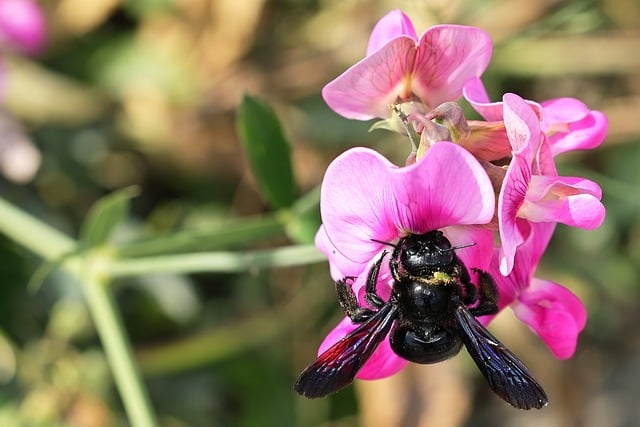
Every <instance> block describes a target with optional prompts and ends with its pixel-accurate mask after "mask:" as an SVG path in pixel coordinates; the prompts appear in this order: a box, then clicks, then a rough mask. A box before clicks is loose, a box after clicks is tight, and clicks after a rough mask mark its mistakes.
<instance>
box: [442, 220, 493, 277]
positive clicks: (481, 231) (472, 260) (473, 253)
mask: <svg viewBox="0 0 640 427" xmlns="http://www.w3.org/2000/svg"><path fill="white" fill-rule="evenodd" d="M442 232H443V233H444V235H445V236H446V237H447V239H449V241H450V242H451V245H452V246H464V245H469V244H473V245H472V246H468V247H464V248H460V249H457V250H456V255H457V256H458V257H459V258H460V260H461V261H462V263H463V264H464V265H465V266H466V267H467V269H469V270H470V269H472V268H477V269H480V270H482V271H488V270H489V266H490V265H491V254H492V253H493V240H494V239H493V231H491V230H489V229H487V228H485V227H478V226H474V225H456V226H452V227H445V228H443V229H442Z"/></svg>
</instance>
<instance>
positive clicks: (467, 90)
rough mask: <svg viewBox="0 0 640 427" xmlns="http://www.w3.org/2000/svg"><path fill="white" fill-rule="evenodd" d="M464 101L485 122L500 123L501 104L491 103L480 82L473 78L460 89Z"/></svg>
mask: <svg viewBox="0 0 640 427" xmlns="http://www.w3.org/2000/svg"><path fill="white" fill-rule="evenodd" d="M462 94H463V95H464V97H465V99H466V100H467V101H468V102H469V104H471V106H472V107H473V109H474V110H476V111H477V112H478V113H479V114H480V115H481V116H482V117H483V118H484V119H485V120H486V121H488V122H498V121H502V102H491V101H490V98H489V95H487V91H486V89H485V88H484V84H482V80H480V78H478V77H473V78H471V79H469V81H467V83H466V84H465V85H464V88H463V89H462Z"/></svg>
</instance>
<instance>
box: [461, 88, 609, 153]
mask: <svg viewBox="0 0 640 427" xmlns="http://www.w3.org/2000/svg"><path fill="white" fill-rule="evenodd" d="M463 96H464V98H465V99H466V100H467V101H468V102H469V103H470V104H471V106H472V107H473V108H474V109H475V110H476V111H477V112H478V113H480V115H481V116H482V117H483V118H484V119H485V120H487V121H488V122H499V121H501V120H502V119H503V117H502V110H503V107H502V102H491V101H490V100H489V96H488V95H487V92H486V90H485V88H484V85H483V84H482V81H481V80H480V79H479V78H475V77H474V78H472V79H470V80H469V81H468V82H467V83H466V84H465V86H464V88H463ZM526 102H527V103H528V104H529V105H531V107H532V108H534V110H535V112H536V114H537V115H538V116H539V117H540V120H541V125H540V126H541V130H542V132H544V133H545V135H547V136H548V140H549V145H550V147H551V153H552V154H553V156H554V157H555V156H557V155H558V154H561V153H565V152H567V151H575V150H590V149H593V148H596V147H598V146H599V145H600V144H602V142H603V141H604V138H605V136H606V134H607V128H608V121H607V118H606V116H605V115H604V114H603V113H602V112H600V111H596V110H591V109H589V107H587V106H586V105H585V104H584V103H583V102H582V101H580V100H578V99H575V98H554V99H549V100H546V101H542V102H541V103H539V104H538V103H536V102H533V101H528V100H527V101H526Z"/></svg>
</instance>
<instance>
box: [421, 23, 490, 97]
mask: <svg viewBox="0 0 640 427" xmlns="http://www.w3.org/2000/svg"><path fill="white" fill-rule="evenodd" d="M492 50H493V45H492V43H491V38H490V37H489V35H488V34H487V33H486V32H484V31H482V30H480V29H479V28H474V27H467V26H463V25H436V26H434V27H431V28H428V29H427V30H426V31H425V32H424V33H423V34H422V36H420V40H418V51H417V53H416V58H415V65H414V67H413V82H412V84H411V91H412V92H413V93H414V94H415V95H416V96H417V97H418V98H420V100H421V101H422V102H423V103H425V104H426V105H427V106H428V107H431V108H435V107H436V106H438V105H439V104H441V103H443V102H446V101H455V100H457V99H458V98H460V96H462V88H463V87H464V85H465V83H466V82H467V81H468V80H469V79H471V78H473V77H479V76H480V75H481V74H482V73H483V72H484V70H486V68H487V65H488V64H489V60H490V59H491V53H492Z"/></svg>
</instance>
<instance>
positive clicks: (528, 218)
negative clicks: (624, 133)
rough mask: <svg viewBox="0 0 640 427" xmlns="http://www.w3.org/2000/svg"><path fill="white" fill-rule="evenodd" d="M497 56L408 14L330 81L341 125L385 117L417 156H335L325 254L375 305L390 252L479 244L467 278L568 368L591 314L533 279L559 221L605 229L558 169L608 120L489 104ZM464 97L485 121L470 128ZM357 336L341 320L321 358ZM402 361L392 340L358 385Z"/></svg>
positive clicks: (547, 105)
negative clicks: (431, 244) (371, 288)
mask: <svg viewBox="0 0 640 427" xmlns="http://www.w3.org/2000/svg"><path fill="white" fill-rule="evenodd" d="M491 52H492V43H491V39H490V38H489V36H488V35H487V34H486V33H485V32H483V31H482V30H480V29H477V28H473V27H466V26H459V25H438V26H435V27H431V28H429V29H427V30H426V31H425V32H424V33H423V34H422V35H421V36H420V37H417V35H416V32H415V30H414V27H413V25H412V23H411V21H410V20H409V18H408V17H407V16H406V15H404V13H402V12H401V11H398V10H396V11H392V12H390V13H389V14H387V15H386V16H385V17H383V18H382V19H381V20H380V21H379V23H378V24H377V25H376V26H375V28H374V30H373V32H372V34H371V38H370V40H369V46H368V49H367V55H366V57H365V58H364V59H362V60H361V61H359V62H358V63H356V64H355V65H353V66H352V67H351V68H349V69H348V70H347V71H345V72H344V73H343V74H342V75H340V76H339V77H337V78H336V79H335V80H333V81H332V82H330V83H329V84H327V85H326V86H325V88H324V89H323V97H324V99H325V101H326V102H327V104H328V105H329V106H330V107H331V108H332V109H333V110H334V111H335V112H337V113H338V114H340V115H342V116H344V117H347V118H351V119H358V120H368V119H372V118H378V119H381V123H382V127H385V128H388V129H392V130H400V131H403V132H405V133H408V134H409V137H410V139H411V140H412V142H414V144H413V146H412V152H411V154H410V155H409V156H408V160H407V164H406V165H403V166H401V167H399V166H396V165H394V164H392V163H391V162H389V161H388V160H387V159H386V158H384V157H383V156H381V155H380V154H378V153H377V152H375V151H373V150H371V149H368V148H353V149H350V150H348V151H346V152H345V153H343V154H342V155H340V156H339V157H338V158H336V159H335V160H334V161H333V162H332V163H331V165H330V166H329V167H328V169H327V171H326V174H325V177H324V180H323V183H322V190H321V201H320V209H321V215H322V221H323V225H322V226H321V228H320V230H319V231H318V234H317V236H316V245H317V246H318V247H319V248H320V250H322V251H323V252H324V253H325V254H326V255H327V257H328V259H329V264H330V267H331V274H332V277H333V278H334V279H336V280H338V279H341V278H343V277H347V276H349V277H354V278H355V279H354V283H353V289H354V291H355V293H356V296H357V298H358V302H359V303H361V304H362V305H366V301H365V298H364V294H365V280H366V275H367V274H366V272H367V271H368V269H369V268H370V267H371V265H372V264H373V262H375V260H377V259H378V258H379V256H380V254H381V253H382V251H383V250H384V249H385V244H384V242H389V243H395V242H397V241H398V240H399V239H400V238H402V237H404V236H406V235H408V234H410V233H414V234H422V233H426V232H428V231H430V230H435V229H439V230H441V231H442V232H443V233H444V234H445V236H446V237H447V239H449V240H450V241H451V244H452V245H455V246H457V245H461V246H464V245H468V244H470V243H473V246H469V247H465V249H464V250H460V251H458V256H459V257H460V258H461V260H462V261H463V262H464V264H465V265H466V266H467V267H468V268H469V270H470V271H472V275H473V274H475V273H473V272H474V271H475V269H478V270H483V271H487V272H489V273H490V274H491V275H492V276H493V277H494V278H495V280H496V284H497V287H498V293H499V308H500V309H503V308H505V307H507V306H509V307H511V308H512V309H513V311H514V313H515V315H516V316H517V317H518V318H519V319H520V320H522V321H523V322H524V323H526V324H527V325H528V326H529V327H530V328H531V329H532V330H533V331H534V332H535V333H536V334H537V335H538V336H540V338H542V340H543V341H544V342H545V343H546V344H547V346H548V347H549V349H550V350H551V351H552V353H553V354H554V355H555V356H556V357H558V358H561V359H562V358H568V357H571V355H572V354H573V353H574V351H575V347H576V341H577V336H578V334H579V332H580V331H581V330H582V329H583V327H584V325H585V322H586V311H585V308H584V306H583V304H582V303H581V302H580V300H579V299H578V298H577V296H575V295H574V294H573V293H572V292H571V291H569V290H568V289H566V288H564V287H563V286H561V285H559V284H556V283H553V282H550V281H547V280H542V279H538V278H536V277H534V273H535V270H536V267H537V264H538V262H539V260H540V258H541V257H542V254H543V253H544V251H545V249H546V247H547V245H548V243H549V241H550V239H551V236H552V234H553V231H554V229H555V225H556V223H563V224H566V225H569V226H574V227H580V228H583V229H593V228H596V227H598V226H599V225H600V224H601V223H602V221H603V220H604V216H605V210H604V207H603V205H602V203H601V202H600V198H601V190H600V187H599V186H598V185H597V184H596V183H594V182H592V181H589V180H587V179H584V178H580V177H567V176H560V175H559V174H558V171H557V169H556V166H555V161H554V159H555V157H556V156H558V155H561V154H562V153H565V152H568V151H573V150H584V149H592V148H594V147H597V146H598V145H599V144H601V143H602V141H603V140H604V137H605V133H606V129H607V121H606V118H605V117H604V115H603V114H602V113H600V112H598V111H592V110H590V109H589V108H588V107H586V106H585V105H584V104H583V103H582V102H580V101H578V100H576V99H569V98H561V99H553V100H548V101H544V102H540V103H538V102H534V101H531V100H524V99H522V98H521V97H520V96H518V95H516V94H513V93H507V94H505V95H504V96H503V97H502V100H501V101H500V102H491V101H490V100H489V97H488V96H487V94H486V92H485V89H484V86H483V85H482V82H481V80H480V76H481V74H482V73H483V72H484V70H485V69H486V67H487V65H488V63H489V60H490V58H491ZM461 97H464V98H465V99H466V100H467V101H468V102H469V103H470V104H471V106H472V107H473V108H474V109H475V110H476V111H477V112H478V113H479V114H480V116H482V117H483V118H484V120H467V119H466V118H465V117H464V114H463V112H462V109H461V108H460V107H459V106H458V104H457V103H456V101H457V100H458V99H460V98H461ZM390 105H393V108H390ZM496 242H498V243H496ZM385 264H386V263H383V265H382V267H381V271H380V274H379V276H378V284H377V291H378V293H379V294H380V296H381V297H382V298H383V299H385V300H386V299H388V298H389V295H390V292H391V287H392V283H393V280H392V277H391V274H390V272H389V268H388V266H386V265H385ZM481 320H482V321H483V322H484V323H487V322H489V321H490V320H491V318H490V317H489V316H487V317H485V318H482V319H481ZM355 327H356V326H355V325H354V324H353V323H352V322H351V320H350V319H349V318H345V319H344V320H343V321H342V322H341V323H340V324H339V325H338V326H337V327H336V328H335V329H334V330H333V331H332V332H331V333H330V334H329V335H328V336H327V338H326V339H325V341H324V342H323V343H322V345H321V347H320V352H323V351H324V350H326V349H327V348H328V347H329V346H331V345H332V344H333V343H335V342H336V341H338V340H339V339H340V338H342V337H344V336H345V335H346V334H348V333H349V332H351V331H352V330H354V329H355ZM406 363H407V362H406V361H405V360H403V359H401V358H400V357H398V356H396V355H395V354H394V353H393V351H391V349H390V346H389V342H388V340H385V341H384V342H383V343H381V345H380V346H379V347H378V349H377V350H376V351H375V352H374V354H373V356H372V357H371V358H370V359H369V361H368V362H367V363H366V364H365V366H364V367H363V368H362V369H361V370H360V372H359V373H358V375H357V376H358V377H359V378H365V379H374V378H382V377H385V376H388V375H391V374H393V373H395V372H397V371H398V370H399V369H401V368H402V367H403V366H404V365H405V364H406Z"/></svg>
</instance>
